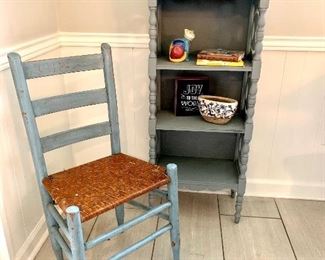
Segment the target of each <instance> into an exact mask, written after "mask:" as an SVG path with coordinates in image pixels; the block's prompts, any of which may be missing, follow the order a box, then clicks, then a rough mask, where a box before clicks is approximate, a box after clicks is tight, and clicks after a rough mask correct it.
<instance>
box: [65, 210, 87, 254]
mask: <svg viewBox="0 0 325 260" xmlns="http://www.w3.org/2000/svg"><path fill="white" fill-rule="evenodd" d="M66 213H67V223H68V230H69V233H70V239H71V241H70V244H71V252H72V260H85V259H86V255H85V246H84V239H83V233H82V225H81V220H80V211H79V208H78V207H77V206H70V207H68V208H67V209H66Z"/></svg>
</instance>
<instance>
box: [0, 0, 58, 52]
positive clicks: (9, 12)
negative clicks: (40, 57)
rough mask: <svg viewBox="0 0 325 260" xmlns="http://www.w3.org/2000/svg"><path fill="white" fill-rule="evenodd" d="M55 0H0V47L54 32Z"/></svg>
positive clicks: (55, 23)
mask: <svg viewBox="0 0 325 260" xmlns="http://www.w3.org/2000/svg"><path fill="white" fill-rule="evenodd" d="M56 2H57V1H55V0H1V1H0V32H1V33H0V48H5V47H11V46H12V45H13V44H14V45H16V44H19V43H23V42H26V41H30V40H33V39H35V38H38V37H42V36H45V35H49V34H52V33H56V32H57V31H58V26H57V10H56V7H57V6H56V5H57V3H56Z"/></svg>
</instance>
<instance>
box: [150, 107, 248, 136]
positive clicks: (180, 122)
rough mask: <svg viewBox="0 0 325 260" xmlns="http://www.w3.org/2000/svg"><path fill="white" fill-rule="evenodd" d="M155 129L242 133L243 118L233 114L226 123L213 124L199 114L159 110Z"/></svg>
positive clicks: (243, 127) (243, 126)
mask: <svg viewBox="0 0 325 260" xmlns="http://www.w3.org/2000/svg"><path fill="white" fill-rule="evenodd" d="M156 129H157V130H170V131H192V132H215V133H244V130H245V125H244V120H243V119H242V118H241V117H239V116H235V117H234V118H232V119H231V121H230V122H229V123H228V124H226V125H215V124H212V123H208V122H206V121H204V120H203V118H202V117H201V116H175V115H174V114H173V113H172V112H169V111H159V112H158V114H157V126H156Z"/></svg>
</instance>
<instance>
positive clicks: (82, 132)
mask: <svg viewBox="0 0 325 260" xmlns="http://www.w3.org/2000/svg"><path fill="white" fill-rule="evenodd" d="M110 133H111V127H110V123H109V122H108V121H106V122H102V123H97V124H93V125H87V126H83V127H79V128H75V129H71V130H67V131H63V132H60V133H56V134H53V135H49V136H45V137H42V138H41V144H42V149H43V153H46V152H49V151H52V150H54V149H57V148H60V147H63V146H66V145H69V144H74V143H77V142H81V141H85V140H88V139H91V138H95V137H100V136H103V135H109V134H110Z"/></svg>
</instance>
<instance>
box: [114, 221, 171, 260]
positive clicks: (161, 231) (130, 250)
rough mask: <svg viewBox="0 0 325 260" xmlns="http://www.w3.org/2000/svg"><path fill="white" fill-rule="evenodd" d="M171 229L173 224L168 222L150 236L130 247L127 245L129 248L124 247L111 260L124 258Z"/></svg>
mask: <svg viewBox="0 0 325 260" xmlns="http://www.w3.org/2000/svg"><path fill="white" fill-rule="evenodd" d="M171 229H172V226H171V225H170V224H168V225H166V226H164V227H162V228H160V229H158V230H157V231H156V232H154V233H152V234H151V235H149V236H147V237H145V238H144V239H142V240H140V241H139V242H137V243H135V244H133V245H131V246H130V247H127V248H125V249H123V250H122V251H120V252H118V253H117V254H115V255H113V256H112V257H110V258H109V259H110V260H118V259H122V258H123V257H124V256H127V255H129V254H131V253H133V252H134V251H136V250H137V249H139V248H141V247H143V246H145V245H146V244H148V243H150V242H151V241H152V240H155V239H156V238H157V237H159V236H161V235H163V234H164V233H166V232H167V231H169V230H171Z"/></svg>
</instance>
